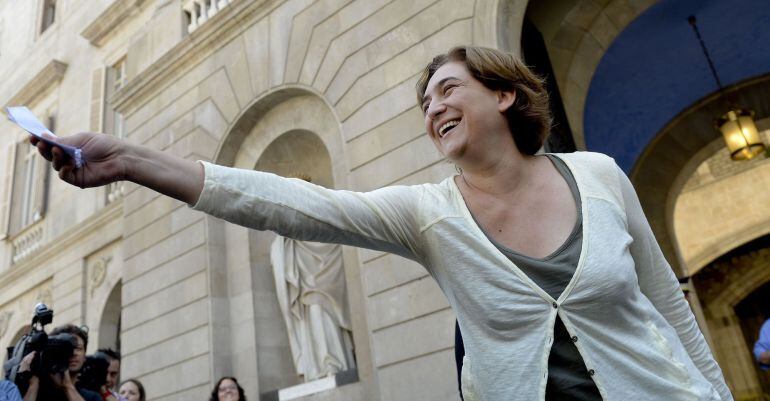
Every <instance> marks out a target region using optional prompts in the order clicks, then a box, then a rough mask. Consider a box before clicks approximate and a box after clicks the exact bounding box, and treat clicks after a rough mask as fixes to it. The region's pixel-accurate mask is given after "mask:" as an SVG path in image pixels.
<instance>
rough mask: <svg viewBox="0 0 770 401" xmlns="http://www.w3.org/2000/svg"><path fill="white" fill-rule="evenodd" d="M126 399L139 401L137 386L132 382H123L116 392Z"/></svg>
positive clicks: (127, 400)
mask: <svg viewBox="0 0 770 401" xmlns="http://www.w3.org/2000/svg"><path fill="white" fill-rule="evenodd" d="M118 395H120V396H121V397H122V398H124V399H125V400H126V401H139V388H138V387H136V384H134V383H133V382H125V383H123V385H122V386H120V391H119V392H118Z"/></svg>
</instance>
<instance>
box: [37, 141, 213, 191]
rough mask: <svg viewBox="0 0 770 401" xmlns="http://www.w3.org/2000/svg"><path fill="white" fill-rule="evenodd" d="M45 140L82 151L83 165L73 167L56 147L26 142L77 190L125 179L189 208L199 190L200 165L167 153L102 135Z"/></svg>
mask: <svg viewBox="0 0 770 401" xmlns="http://www.w3.org/2000/svg"><path fill="white" fill-rule="evenodd" d="M49 139H51V141H53V142H57V143H60V144H63V145H69V146H74V147H77V148H80V150H81V152H83V159H84V162H85V164H84V165H83V166H82V167H80V168H77V167H75V161H74V160H72V158H70V157H69V156H67V155H66V154H65V153H64V151H63V150H62V149H61V148H60V147H57V146H51V145H48V144H47V143H45V142H44V141H41V140H39V139H37V138H35V137H30V143H31V144H32V145H35V146H36V147H37V150H38V151H39V152H40V154H41V155H42V156H43V157H45V158H46V160H49V161H51V162H52V163H53V168H54V170H56V171H58V172H59V178H61V179H62V180H64V181H65V182H68V183H70V184H72V185H76V186H78V187H80V188H88V187H97V186H101V185H106V184H109V183H111V182H115V181H122V180H127V181H132V182H135V183H137V184H139V185H142V186H145V187H147V188H150V189H152V190H155V191H158V192H160V193H162V194H164V195H168V196H170V197H172V198H174V199H178V200H180V201H183V202H186V203H188V204H191V205H194V204H195V202H196V201H197V200H198V196H199V195H200V193H201V191H202V190H203V182H204V171H203V165H201V164H200V163H196V162H194V161H191V160H187V159H184V158H181V157H178V156H174V155H173V154H171V153H168V152H162V151H159V150H155V149H151V148H148V147H146V146H139V145H132V144H130V143H129V142H127V141H122V140H120V139H118V138H115V137H113V136H112V135H106V134H93V133H80V134H76V135H72V136H67V137H50V138H49Z"/></svg>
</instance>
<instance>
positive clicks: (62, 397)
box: [19, 324, 101, 401]
mask: <svg viewBox="0 0 770 401" xmlns="http://www.w3.org/2000/svg"><path fill="white" fill-rule="evenodd" d="M62 333H67V334H70V335H71V336H72V338H73V352H72V355H71V356H70V358H69V366H68V369H65V370H64V371H63V372H62V373H53V374H49V375H42V377H38V376H37V375H35V374H34V373H32V374H31V375H30V377H29V382H28V383H27V386H26V387H27V389H26V391H24V401H101V397H100V396H99V394H97V393H95V392H93V391H89V390H85V389H80V388H78V387H77V386H76V382H77V377H78V372H80V369H81V368H82V367H83V364H84V363H85V360H86V357H85V355H86V346H87V345H88V334H87V333H86V332H85V331H84V330H82V329H80V328H79V327H77V326H74V325H71V324H68V325H64V326H60V327H57V328H55V329H53V331H51V336H56V335H59V334H62ZM34 356H35V352H32V353H30V354H29V355H27V356H26V357H24V359H23V361H22V363H21V366H20V369H19V372H20V373H21V372H25V371H30V372H31V370H30V366H31V364H32V361H33V360H34ZM20 387H21V386H20Z"/></svg>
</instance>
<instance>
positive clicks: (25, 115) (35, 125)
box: [5, 106, 83, 168]
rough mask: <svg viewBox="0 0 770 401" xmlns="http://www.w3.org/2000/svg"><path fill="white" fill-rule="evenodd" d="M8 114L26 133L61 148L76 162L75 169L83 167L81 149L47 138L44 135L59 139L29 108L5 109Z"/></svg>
mask: <svg viewBox="0 0 770 401" xmlns="http://www.w3.org/2000/svg"><path fill="white" fill-rule="evenodd" d="M5 111H6V113H8V119H9V120H11V121H12V122H14V123H16V124H17V125H18V126H19V127H21V128H23V129H24V130H25V131H27V132H29V133H30V134H32V135H34V136H35V137H36V138H38V139H40V140H41V141H43V142H45V143H47V144H49V145H51V146H57V147H59V148H61V149H62V150H63V151H64V153H66V154H67V155H69V156H70V157H71V158H72V159H73V160H74V161H75V167H77V168H80V167H82V166H83V152H81V150H80V149H78V148H76V147H73V146H69V145H64V144H61V143H58V142H55V141H53V140H51V139H50V137H46V136H45V135H43V134H47V135H50V136H51V137H54V138H58V137H57V136H56V134H54V133H53V132H51V130H49V129H48V128H47V127H46V126H45V125H43V123H41V122H40V120H38V119H37V118H36V117H35V115H34V114H32V112H31V111H29V109H28V108H26V107H24V106H20V107H6V108H5Z"/></svg>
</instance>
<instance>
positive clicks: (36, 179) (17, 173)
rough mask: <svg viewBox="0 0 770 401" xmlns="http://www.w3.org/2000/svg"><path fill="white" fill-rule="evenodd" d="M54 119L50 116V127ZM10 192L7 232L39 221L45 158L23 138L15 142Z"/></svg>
mask: <svg viewBox="0 0 770 401" xmlns="http://www.w3.org/2000/svg"><path fill="white" fill-rule="evenodd" d="M54 123H55V120H54V118H53V117H51V118H49V120H48V126H49V127H50V128H51V130H52V131H53V125H54ZM14 160H15V162H14V171H13V189H12V195H11V214H10V220H9V227H8V228H9V234H10V235H12V236H13V235H16V234H18V233H20V232H21V231H23V230H24V229H25V228H27V227H28V226H29V225H31V224H33V223H36V222H38V221H40V220H41V219H42V218H43V214H44V213H45V207H46V202H47V199H46V198H47V196H48V168H47V166H46V163H45V159H43V158H42V157H40V156H38V154H37V149H36V148H35V147H32V146H30V145H29V143H28V142H27V139H26V138H25V139H24V140H23V141H21V142H19V143H17V144H16V149H15V158H14Z"/></svg>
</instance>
